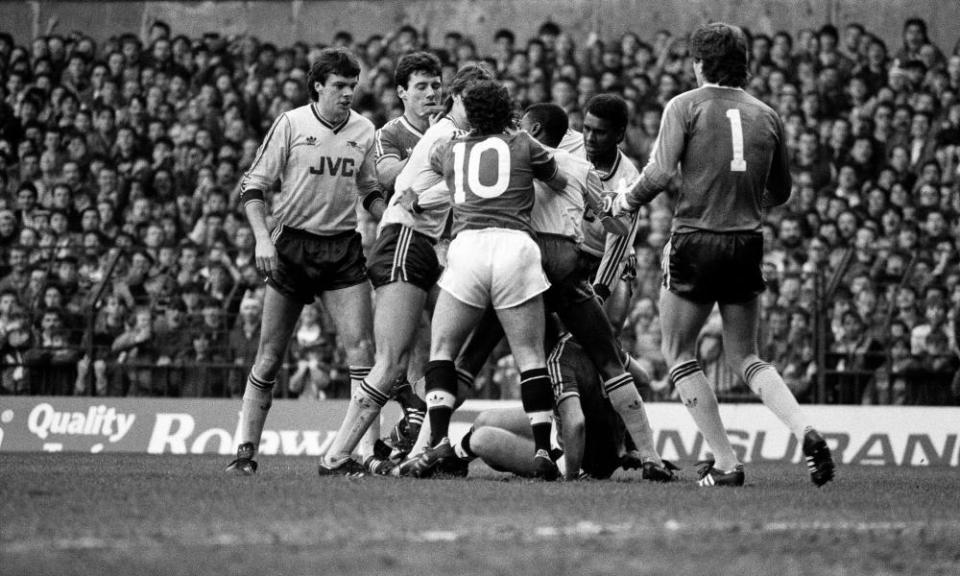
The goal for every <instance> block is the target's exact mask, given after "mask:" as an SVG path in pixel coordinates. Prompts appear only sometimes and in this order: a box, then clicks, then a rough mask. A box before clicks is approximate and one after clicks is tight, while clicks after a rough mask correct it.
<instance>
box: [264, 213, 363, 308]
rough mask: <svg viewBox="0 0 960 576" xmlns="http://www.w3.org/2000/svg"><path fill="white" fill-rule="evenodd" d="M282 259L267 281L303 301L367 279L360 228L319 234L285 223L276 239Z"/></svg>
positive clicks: (311, 299) (282, 291)
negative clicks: (330, 234)
mask: <svg viewBox="0 0 960 576" xmlns="http://www.w3.org/2000/svg"><path fill="white" fill-rule="evenodd" d="M274 245H275V246H276V248H277V259H278V260H279V262H278V266H277V270H276V271H275V272H274V273H273V274H271V275H270V277H269V278H268V279H267V283H268V284H269V285H270V286H273V287H274V288H275V289H276V290H277V292H279V293H281V294H283V295H284V296H287V297H288V298H292V299H294V300H297V301H299V302H303V303H304V304H310V303H311V302H313V301H314V300H315V299H316V297H317V296H318V295H320V294H321V293H323V292H327V291H330V290H339V289H341V288H349V287H351V286H356V285H357V284H363V283H364V282H366V281H367V270H366V266H365V260H364V257H363V246H362V245H361V240H360V233H359V232H354V231H351V232H343V233H341V234H336V235H334V236H319V235H317V234H311V233H310V232H305V231H303V230H299V229H297V228H290V227H288V226H283V227H282V228H281V229H280V232H279V233H278V234H277V237H276V239H275V240H274Z"/></svg>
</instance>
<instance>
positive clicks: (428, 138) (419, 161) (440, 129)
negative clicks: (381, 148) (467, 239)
mask: <svg viewBox="0 0 960 576" xmlns="http://www.w3.org/2000/svg"><path fill="white" fill-rule="evenodd" d="M460 131H461V128H460V127H459V126H457V124H456V122H454V121H453V120H452V119H451V118H450V117H447V116H445V117H443V118H441V119H440V120H439V121H438V122H437V123H436V124H434V125H433V126H431V127H430V128H429V129H428V130H427V131H426V132H425V133H424V134H423V138H420V141H419V142H417V145H416V146H414V147H413V151H412V152H410V158H408V159H407V163H406V164H405V165H404V166H403V169H402V170H400V174H398V175H397V181H396V184H394V189H395V190H396V191H397V193H396V194H394V195H393V196H391V197H390V202H389V203H388V204H387V209H386V211H385V212H384V213H383V218H382V219H381V220H380V229H381V230H382V229H383V227H384V226H388V225H390V224H401V225H403V226H407V227H408V228H412V229H414V230H415V231H417V232H419V233H421V234H425V235H426V236H429V237H430V238H433V239H434V240H438V239H439V238H440V236H441V235H442V234H443V229H444V227H445V226H446V223H447V215H448V214H449V213H450V206H449V203H448V204H447V206H445V207H430V208H429V209H427V210H424V211H423V212H421V213H419V214H418V213H415V212H412V211H410V210H407V209H406V208H404V207H403V206H401V205H400V202H399V199H400V197H401V196H402V195H403V194H402V192H403V191H405V190H406V189H408V188H410V189H412V190H413V191H414V192H416V193H417V194H421V193H423V192H425V191H427V190H431V189H432V190H433V192H434V193H436V192H437V191H438V190H439V189H440V188H443V187H445V184H444V180H443V176H442V175H441V174H438V173H437V172H436V171H434V169H433V167H432V166H431V165H430V153H431V151H432V150H433V146H434V144H436V143H437V142H440V141H444V140H449V139H450V138H452V137H453V136H454V135H456V134H457V133H459V132H460Z"/></svg>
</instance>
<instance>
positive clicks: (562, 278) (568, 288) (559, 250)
mask: <svg viewBox="0 0 960 576" xmlns="http://www.w3.org/2000/svg"><path fill="white" fill-rule="evenodd" d="M537 245H538V246H540V260H541V262H542V265H543V272H544V274H546V275H547V280H549V281H550V288H549V289H548V290H547V291H546V293H545V294H544V302H545V303H546V305H547V308H549V309H550V310H554V311H557V310H564V309H566V308H568V307H570V306H574V305H576V304H580V303H581V302H584V301H586V300H589V299H591V298H593V296H594V294H593V288H592V287H591V286H590V283H589V282H587V277H586V275H585V274H584V273H583V270H582V266H581V262H580V249H579V248H577V244H576V242H574V241H573V240H571V239H569V238H564V237H561V236H551V235H548V234H541V235H539V236H538V237H537Z"/></svg>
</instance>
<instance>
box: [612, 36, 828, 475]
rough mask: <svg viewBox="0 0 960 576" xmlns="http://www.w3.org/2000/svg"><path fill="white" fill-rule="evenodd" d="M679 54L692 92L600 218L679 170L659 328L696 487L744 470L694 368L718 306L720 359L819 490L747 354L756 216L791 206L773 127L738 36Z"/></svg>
mask: <svg viewBox="0 0 960 576" xmlns="http://www.w3.org/2000/svg"><path fill="white" fill-rule="evenodd" d="M690 49H691V53H692V55H693V59H694V61H693V62H694V63H693V67H694V72H695V74H696V77H697V84H698V86H699V87H698V88H697V89H695V90H691V91H689V92H685V93H683V94H681V95H679V96H676V97H675V98H673V99H672V100H670V101H669V102H668V103H667V106H666V108H665V109H664V114H663V120H662V123H661V126H660V133H659V134H658V136H657V141H656V144H655V145H654V148H653V154H652V155H651V157H650V161H649V162H648V163H647V165H646V167H644V169H643V173H642V174H641V176H640V178H639V180H638V181H637V182H636V183H635V184H633V185H632V186H630V187H629V188H628V189H626V190H624V191H623V192H621V193H620V194H618V195H617V196H616V197H615V199H614V201H613V202H612V206H611V209H612V212H613V213H615V214H617V213H620V212H626V211H633V210H636V209H637V208H638V207H639V206H641V205H643V204H646V203H648V202H650V201H651V200H653V198H654V197H656V196H657V195H658V194H659V193H660V192H661V191H662V190H663V189H664V188H665V187H666V186H667V183H668V182H669V181H670V180H671V179H672V178H673V177H674V175H675V174H676V173H677V170H678V166H680V167H681V170H680V173H681V178H682V180H681V185H680V195H679V199H678V201H677V205H676V209H675V213H674V218H673V229H672V233H671V237H670V240H669V242H667V245H666V247H665V248H664V256H663V261H664V274H663V287H664V290H661V297H660V320H661V323H662V327H663V344H662V348H663V353H664V356H665V358H666V360H667V363H668V365H669V366H670V379H671V380H672V381H673V383H674V385H675V386H676V387H677V391H678V392H679V393H680V398H681V399H682V400H683V403H684V405H686V407H687V409H688V410H689V412H690V414H691V416H692V417H693V419H694V421H695V422H696V424H697V427H698V428H699V429H700V431H701V432H702V433H703V436H704V438H705V439H706V440H707V443H708V444H709V445H710V449H711V450H712V452H713V454H714V455H715V457H716V460H715V461H714V462H709V463H706V464H705V466H703V467H702V469H701V478H700V485H701V486H742V485H743V483H744V471H743V464H741V463H740V461H739V460H738V458H737V455H736V453H735V452H734V450H733V447H732V446H731V445H730V441H729V440H728V438H727V434H726V430H725V428H724V425H723V422H722V420H721V419H720V412H719V410H718V407H717V398H716V395H715V394H714V392H713V389H712V388H711V386H710V383H709V382H708V380H707V378H706V376H704V373H703V370H702V369H701V368H700V365H699V364H698V362H697V359H696V342H697V336H698V334H699V333H700V329H701V328H702V327H703V324H704V322H705V321H706V319H707V317H708V315H709V314H710V311H711V310H712V309H713V306H714V305H715V304H718V305H719V307H720V316H721V318H722V320H723V342H724V351H725V353H726V359H727V362H728V363H729V364H730V367H731V368H732V369H733V370H734V371H735V372H736V373H737V375H738V376H740V377H741V378H742V379H743V381H744V382H746V383H747V385H748V386H749V387H750V388H751V390H753V391H754V392H755V393H756V394H757V395H758V396H759V397H760V399H761V400H762V401H763V403H764V404H765V405H766V406H767V407H768V408H770V410H771V411H772V412H773V413H774V414H775V415H776V416H777V417H778V418H779V419H780V420H781V421H782V422H783V423H784V424H786V425H787V426H788V427H789V428H790V430H791V432H792V433H793V434H794V435H795V436H796V437H797V438H798V439H799V440H800V441H801V442H802V443H803V453H804V455H805V456H806V458H807V465H808V467H809V470H810V476H811V479H812V480H813V482H814V484H816V485H817V486H822V485H823V484H825V483H827V482H829V481H830V480H832V479H833V476H834V464H833V459H832V457H831V454H830V450H829V448H828V447H827V444H826V442H825V441H824V439H823V437H822V436H821V435H820V434H819V433H818V432H817V431H816V430H814V429H813V427H812V426H811V425H810V422H809V421H808V420H807V418H806V417H805V416H804V414H803V412H802V411H801V410H800V406H799V404H797V401H796V399H795V398H794V397H793V394H792V393H791V392H790V389H789V388H787V385H786V384H785V383H784V381H783V379H782V378H781V376H780V374H779V373H778V372H777V369H776V368H774V367H773V366H772V365H771V364H768V363H766V362H764V361H763V360H761V359H760V358H759V357H758V356H757V329H758V323H759V300H758V296H759V295H760V294H761V293H762V292H763V291H764V290H765V288H766V284H765V282H764V279H763V274H762V272H761V260H762V258H763V234H762V233H761V226H762V223H763V210H764V208H766V207H769V206H777V205H780V204H783V203H784V202H786V201H787V199H789V197H790V188H791V178H790V170H789V161H788V154H787V145H786V137H785V134H784V129H783V122H782V121H781V119H780V116H779V115H778V114H777V113H776V112H775V111H774V110H772V109H771V108H770V107H769V106H767V105H766V104H764V103H763V102H761V101H759V100H757V99H756V98H754V97H753V96H751V95H749V94H748V93H747V92H745V91H744V90H743V86H744V84H745V83H746V81H747V40H746V36H745V35H744V33H743V31H742V30H740V28H738V27H736V26H731V25H728V24H723V23H713V24H708V25H705V26H702V27H700V28H698V29H697V30H696V31H695V32H694V33H693V35H692V36H691V38H690Z"/></svg>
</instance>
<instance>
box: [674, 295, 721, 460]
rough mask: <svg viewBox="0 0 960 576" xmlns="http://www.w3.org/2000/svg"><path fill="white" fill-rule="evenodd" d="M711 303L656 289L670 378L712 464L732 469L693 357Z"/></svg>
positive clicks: (717, 419) (713, 407)
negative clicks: (703, 302) (704, 445)
mask: <svg viewBox="0 0 960 576" xmlns="http://www.w3.org/2000/svg"><path fill="white" fill-rule="evenodd" d="M712 309H713V305H712V304H698V303H696V302H692V301H690V300H687V299H685V298H682V297H680V296H677V295H676V294H674V293H673V292H670V291H669V290H667V289H665V288H664V289H662V290H661V291H660V322H661V325H662V327H663V342H662V343H661V347H662V349H663V355H664V358H665V359H666V361H667V365H668V366H670V379H671V380H672V381H673V383H674V385H675V386H676V387H677V391H678V392H679V393H680V399H681V400H682V401H683V404H684V406H686V407H687V410H688V411H689V412H690V415H691V416H692V417H693V421H694V422H695V423H696V424H697V428H699V429H700V432H701V433H702V434H703V437H704V439H705V440H706V441H707V444H708V445H709V446H710V449H711V450H712V451H713V454H714V456H715V458H716V461H715V467H716V468H717V469H719V470H721V471H732V470H734V469H735V468H736V467H737V466H738V465H739V464H740V462H739V460H738V459H737V455H736V454H735V453H734V451H733V447H732V446H731V445H730V440H729V439H728V438H727V431H726V430H725V429H724V426H723V421H722V420H721V419H720V409H719V407H718V406H717V396H716V394H714V392H713V389H712V388H711V387H710V382H709V381H708V380H707V377H706V376H705V375H704V374H703V371H702V370H701V369H700V365H699V364H698V363H697V359H696V356H695V352H696V343H697V336H698V335H699V333H700V329H701V328H702V327H703V324H704V322H706V320H707V317H708V316H709V315H710V311H711V310H712Z"/></svg>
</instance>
